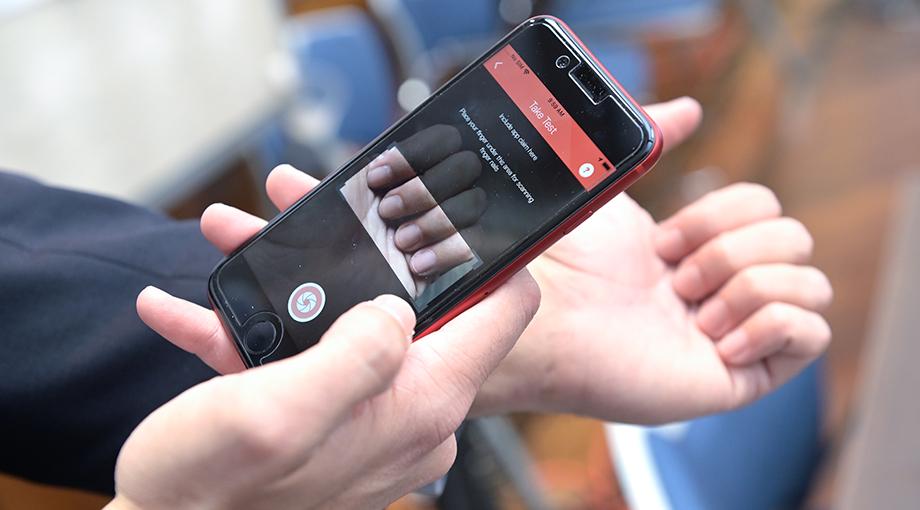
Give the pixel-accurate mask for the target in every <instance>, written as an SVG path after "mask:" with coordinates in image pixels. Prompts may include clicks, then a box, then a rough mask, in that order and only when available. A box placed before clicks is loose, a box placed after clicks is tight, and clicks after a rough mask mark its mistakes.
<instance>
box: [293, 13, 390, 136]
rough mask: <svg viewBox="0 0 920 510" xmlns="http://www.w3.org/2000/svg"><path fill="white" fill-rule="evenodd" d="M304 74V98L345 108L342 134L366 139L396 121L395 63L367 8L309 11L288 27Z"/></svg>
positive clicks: (339, 131)
mask: <svg viewBox="0 0 920 510" xmlns="http://www.w3.org/2000/svg"><path fill="white" fill-rule="evenodd" d="M288 34H289V37H290V44H291V48H292V50H293V51H294V53H295V55H296V57H297V62H298V66H299V70H300V75H301V78H302V81H301V83H302V85H301V88H300V94H299V95H300V99H301V100H303V101H307V102H311V103H323V104H324V106H325V107H327V108H328V107H329V106H330V105H331V106H333V107H335V108H339V109H340V110H341V120H340V124H339V127H338V135H339V136H340V137H341V138H342V139H344V140H348V141H353V142H357V143H360V144H362V145H363V144H365V143H367V142H369V141H370V140H372V139H374V138H375V137H376V136H377V135H379V134H380V132H381V131H383V130H384V129H386V128H387V126H389V125H390V123H391V122H392V121H393V116H394V114H395V113H396V107H395V102H394V98H395V97H396V91H395V80H394V76H393V67H392V63H391V61H390V58H389V55H388V54H387V52H386V51H385V49H384V48H385V46H384V44H383V39H382V38H381V37H380V35H379V33H378V32H377V29H376V27H375V26H374V24H373V23H372V22H371V20H370V19H369V18H368V17H367V15H365V14H364V12H363V11H361V10H360V9H356V8H351V7H344V8H336V9H328V10H325V11H317V12H315V13H310V14H307V15H304V16H301V17H299V18H296V19H294V20H293V21H291V23H290V25H289V26H288Z"/></svg>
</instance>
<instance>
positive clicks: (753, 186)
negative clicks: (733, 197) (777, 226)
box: [732, 182, 783, 216]
mask: <svg viewBox="0 0 920 510" xmlns="http://www.w3.org/2000/svg"><path fill="white" fill-rule="evenodd" d="M732 187H733V188H735V189H736V190H738V191H739V192H740V193H743V194H744V195H745V201H746V202H747V203H749V204H752V205H756V206H757V207H760V208H762V209H763V211H764V212H765V213H766V214H767V215H769V216H779V215H780V214H782V210H783V207H782V204H781V203H780V201H779V197H777V196H776V193H775V192H774V191H773V190H772V189H770V188H768V187H766V186H764V185H763V184H758V183H755V182H740V183H737V184H734V185H733V186H732Z"/></svg>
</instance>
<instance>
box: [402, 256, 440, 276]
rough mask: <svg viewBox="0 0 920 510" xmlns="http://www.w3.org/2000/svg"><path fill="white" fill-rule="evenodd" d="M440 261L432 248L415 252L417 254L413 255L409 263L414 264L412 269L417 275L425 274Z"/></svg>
mask: <svg viewBox="0 0 920 510" xmlns="http://www.w3.org/2000/svg"><path fill="white" fill-rule="evenodd" d="M437 262H438V257H437V255H435V254H434V252H433V251H431V250H421V251H417V252H415V255H413V256H412V259H411V260H410V262H409V265H411V266H412V271H413V272H414V273H415V274H417V275H425V274H426V273H428V272H429V271H431V270H432V269H434V265H435V264H436V263H437Z"/></svg>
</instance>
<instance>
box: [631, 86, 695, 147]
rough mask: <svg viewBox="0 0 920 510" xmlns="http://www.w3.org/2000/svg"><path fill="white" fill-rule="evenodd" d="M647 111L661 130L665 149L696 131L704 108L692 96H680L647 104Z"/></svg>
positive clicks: (674, 145)
mask: <svg viewBox="0 0 920 510" xmlns="http://www.w3.org/2000/svg"><path fill="white" fill-rule="evenodd" d="M645 113H647V114H648V116H649V117H651V118H652V120H654V121H655V124H657V125H658V129H660V130H661V138H662V142H663V143H664V150H665V151H668V150H671V149H673V148H674V147H677V146H678V145H680V144H681V143H682V142H683V141H684V140H686V139H687V137H689V136H690V135H692V134H693V132H694V131H696V128H697V127H698V126H699V125H700V121H701V120H703V108H702V107H701V106H700V103H698V102H697V101H696V99H693V98H692V97H680V98H677V99H672V100H671V101H666V102H664V103H657V104H653V105H649V106H646V107H645Z"/></svg>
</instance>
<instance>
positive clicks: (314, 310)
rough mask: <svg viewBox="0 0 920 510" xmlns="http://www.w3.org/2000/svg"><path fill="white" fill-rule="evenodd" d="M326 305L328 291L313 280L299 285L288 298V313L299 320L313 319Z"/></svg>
mask: <svg viewBox="0 0 920 510" xmlns="http://www.w3.org/2000/svg"><path fill="white" fill-rule="evenodd" d="M324 306H326V293H325V292H324V291H323V288H322V287H320V286H319V285H318V284H315V283H313V282H308V283H305V284H303V285H301V286H300V287H297V288H296V289H294V292H291V297H290V298H288V313H289V314H290V315H291V318H292V319H294V320H295V321H297V322H310V321H312V320H313V319H315V318H316V316H317V315H319V314H320V312H322V311H323V307H324Z"/></svg>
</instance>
